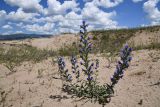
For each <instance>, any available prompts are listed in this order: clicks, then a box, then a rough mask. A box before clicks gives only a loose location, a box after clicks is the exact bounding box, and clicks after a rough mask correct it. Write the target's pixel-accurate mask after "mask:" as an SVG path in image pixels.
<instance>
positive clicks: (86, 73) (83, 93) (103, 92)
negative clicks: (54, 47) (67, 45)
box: [58, 21, 132, 106]
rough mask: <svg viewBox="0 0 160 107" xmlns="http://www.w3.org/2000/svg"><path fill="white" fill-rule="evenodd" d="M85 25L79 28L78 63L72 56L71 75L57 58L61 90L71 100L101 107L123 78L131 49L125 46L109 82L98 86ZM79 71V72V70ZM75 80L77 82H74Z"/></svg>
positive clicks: (95, 67)
mask: <svg viewBox="0 0 160 107" xmlns="http://www.w3.org/2000/svg"><path fill="white" fill-rule="evenodd" d="M87 26H88V25H87V24H86V23H85V21H83V23H82V25H81V26H80V28H81V30H80V44H79V56H80V62H79V63H78V60H77V56H75V55H72V57H71V65H72V74H71V72H70V73H69V72H68V69H66V68H65V66H66V65H65V61H64V59H63V57H59V58H58V65H59V72H60V75H61V78H62V79H63V81H64V82H63V86H62V90H63V91H64V92H67V93H68V94H69V95H72V98H75V97H76V98H77V97H78V98H80V99H87V100H90V101H91V102H94V103H96V102H98V103H99V104H101V105H102V106H105V105H106V103H109V102H110V101H111V97H112V96H113V94H114V86H115V85H116V84H117V83H118V81H119V80H120V78H122V77H123V74H124V71H125V69H126V68H128V67H129V62H130V61H131V59H132V57H131V51H132V49H131V48H130V47H129V46H128V45H125V46H124V48H122V50H121V51H120V58H121V59H120V61H118V63H117V66H116V70H115V72H114V74H113V76H112V77H111V82H110V83H109V84H108V83H106V84H104V85H99V82H98V81H97V72H98V67H99V60H98V59H97V60H96V61H93V60H91V59H90V58H89V53H90V52H91V50H92V43H91V42H90V40H91V37H89V36H88V35H87V29H86V28H87ZM80 69H81V70H80ZM74 80H77V81H74Z"/></svg>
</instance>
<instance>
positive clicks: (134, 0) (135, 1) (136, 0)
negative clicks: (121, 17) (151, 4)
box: [132, 0, 143, 3]
mask: <svg viewBox="0 0 160 107" xmlns="http://www.w3.org/2000/svg"><path fill="white" fill-rule="evenodd" d="M132 1H133V2H134V3H138V2H141V1H143V0H132Z"/></svg>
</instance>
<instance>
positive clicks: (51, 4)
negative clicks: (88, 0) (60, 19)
mask: <svg viewBox="0 0 160 107" xmlns="http://www.w3.org/2000/svg"><path fill="white" fill-rule="evenodd" d="M47 4H48V8H46V9H45V13H46V14H49V15H55V14H65V13H66V12H67V10H72V11H78V10H79V8H78V3H76V1H75V0H72V1H64V3H63V4H61V3H60V2H59V1H57V0H48V1H47Z"/></svg>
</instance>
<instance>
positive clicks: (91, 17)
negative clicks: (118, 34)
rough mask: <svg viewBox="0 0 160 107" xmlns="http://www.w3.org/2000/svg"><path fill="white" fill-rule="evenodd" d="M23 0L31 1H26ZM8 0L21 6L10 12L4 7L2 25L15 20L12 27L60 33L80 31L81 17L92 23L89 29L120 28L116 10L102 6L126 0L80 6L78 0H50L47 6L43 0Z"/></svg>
mask: <svg viewBox="0 0 160 107" xmlns="http://www.w3.org/2000/svg"><path fill="white" fill-rule="evenodd" d="M15 1H16V2H17V4H16V3H15ZM22 1H24V2H25V3H26V2H27V1H28V2H27V3H26V4H25V3H22ZM5 2H6V3H8V4H10V5H11V6H18V7H19V8H18V9H17V10H16V11H12V12H10V13H6V12H5V11H4V10H2V11H0V22H3V25H2V23H0V26H5V25H7V24H8V23H7V22H11V23H13V24H8V25H10V26H11V27H12V25H13V26H15V27H13V28H14V29H16V30H17V31H24V32H27V33H33V32H34V33H54V34H57V33H62V32H71V33H75V32H78V31H79V26H80V24H81V21H82V20H86V21H87V23H89V24H90V26H89V28H88V29H89V30H93V29H102V28H103V29H105V28H117V26H118V22H116V21H115V20H114V17H115V16H116V15H117V13H116V12H115V11H111V12H106V11H103V10H102V9H100V7H101V6H102V7H105V8H110V7H114V6H117V5H118V4H120V3H121V2H123V0H114V1H113V0H101V2H100V1H99V0H92V1H90V2H89V1H88V2H86V3H85V4H84V7H83V8H81V9H80V6H79V3H78V0H72V1H64V2H63V3H60V2H59V1H58V0H47V6H48V7H46V8H43V7H42V6H41V5H40V4H39V2H40V0H5ZM31 2H32V3H31ZM32 10H34V11H32ZM40 11H41V12H40ZM5 21H6V22H5ZM4 28H5V27H4ZM6 28H7V27H6ZM14 32H16V31H14Z"/></svg>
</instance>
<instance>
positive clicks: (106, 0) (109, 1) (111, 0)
mask: <svg viewBox="0 0 160 107" xmlns="http://www.w3.org/2000/svg"><path fill="white" fill-rule="evenodd" d="M84 1H85V2H90V3H91V2H92V3H93V4H94V5H97V6H103V7H105V8H110V7H115V6H117V5H119V4H120V3H122V2H123V0H84Z"/></svg>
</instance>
